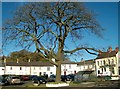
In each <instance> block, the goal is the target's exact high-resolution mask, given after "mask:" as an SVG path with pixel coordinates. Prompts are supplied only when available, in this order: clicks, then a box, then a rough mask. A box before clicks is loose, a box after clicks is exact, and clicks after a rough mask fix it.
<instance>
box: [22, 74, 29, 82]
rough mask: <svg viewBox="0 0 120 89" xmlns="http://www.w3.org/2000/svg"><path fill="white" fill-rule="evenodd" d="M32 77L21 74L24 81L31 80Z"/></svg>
mask: <svg viewBox="0 0 120 89" xmlns="http://www.w3.org/2000/svg"><path fill="white" fill-rule="evenodd" d="M29 79H30V77H29V76H28V75H22V76H21V80H22V81H27V80H29Z"/></svg>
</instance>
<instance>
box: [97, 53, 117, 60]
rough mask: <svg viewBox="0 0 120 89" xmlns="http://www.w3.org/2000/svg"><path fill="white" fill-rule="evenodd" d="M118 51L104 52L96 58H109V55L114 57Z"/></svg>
mask: <svg viewBox="0 0 120 89" xmlns="http://www.w3.org/2000/svg"><path fill="white" fill-rule="evenodd" d="M116 54H117V52H116V51H111V52H102V53H100V54H98V56H97V58H96V59H101V58H108V57H114V56H116Z"/></svg>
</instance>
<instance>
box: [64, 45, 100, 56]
mask: <svg viewBox="0 0 120 89" xmlns="http://www.w3.org/2000/svg"><path fill="white" fill-rule="evenodd" d="M79 50H86V51H87V52H88V53H90V54H93V55H97V54H96V53H92V52H90V51H88V50H92V51H95V52H100V50H97V49H95V48H87V47H80V48H76V49H73V50H70V51H64V53H74V52H76V51H79Z"/></svg>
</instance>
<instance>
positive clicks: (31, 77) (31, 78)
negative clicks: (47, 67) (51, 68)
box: [29, 75, 38, 80]
mask: <svg viewBox="0 0 120 89" xmlns="http://www.w3.org/2000/svg"><path fill="white" fill-rule="evenodd" d="M36 77H38V76H37V75H31V76H30V77H29V79H30V80H33V78H36Z"/></svg>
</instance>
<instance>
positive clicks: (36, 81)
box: [32, 76, 47, 85]
mask: <svg viewBox="0 0 120 89" xmlns="http://www.w3.org/2000/svg"><path fill="white" fill-rule="evenodd" d="M32 81H33V85H35V84H37V85H40V84H46V83H47V80H46V79H45V78H43V77H39V76H38V77H34V78H33V79H32Z"/></svg>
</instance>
